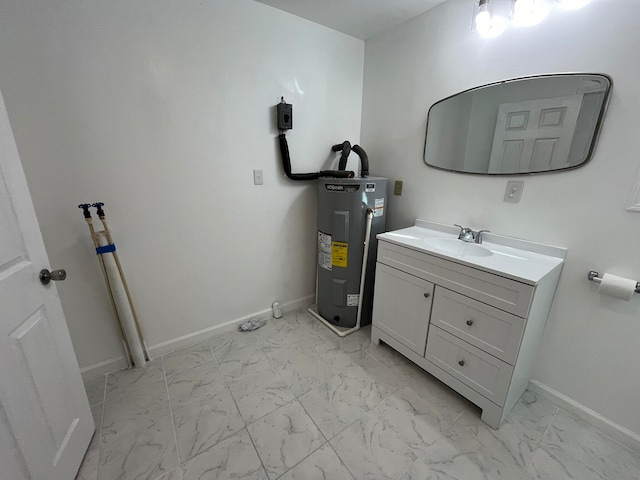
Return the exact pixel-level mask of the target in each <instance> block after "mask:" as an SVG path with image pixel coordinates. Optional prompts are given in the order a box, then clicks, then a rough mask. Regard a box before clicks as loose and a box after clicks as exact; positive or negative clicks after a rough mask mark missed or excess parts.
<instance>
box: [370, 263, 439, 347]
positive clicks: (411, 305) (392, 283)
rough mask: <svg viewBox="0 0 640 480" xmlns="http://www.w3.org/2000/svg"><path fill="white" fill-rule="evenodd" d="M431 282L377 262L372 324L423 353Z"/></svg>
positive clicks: (427, 325)
mask: <svg viewBox="0 0 640 480" xmlns="http://www.w3.org/2000/svg"><path fill="white" fill-rule="evenodd" d="M433 289H434V285H433V283H431V282H427V281H426V280H423V279H421V278H418V277H414V276H413V275H409V274H408V273H404V272H401V271H400V270H397V269H395V268H391V267H389V266H387V265H384V264H381V263H378V264H377V266H376V283H375V291H374V296H373V320H372V321H373V325H374V326H376V327H377V328H379V329H380V330H382V331H383V332H385V333H387V334H389V335H391V336H392V337H393V338H395V339H396V340H397V341H399V342H401V343H402V344H404V345H405V346H406V347H408V348H410V349H411V350H413V351H414V352H416V353H417V354H419V355H420V356H424V351H425V346H426V343H427V331H428V329H429V316H430V314H431V302H432V300H433Z"/></svg>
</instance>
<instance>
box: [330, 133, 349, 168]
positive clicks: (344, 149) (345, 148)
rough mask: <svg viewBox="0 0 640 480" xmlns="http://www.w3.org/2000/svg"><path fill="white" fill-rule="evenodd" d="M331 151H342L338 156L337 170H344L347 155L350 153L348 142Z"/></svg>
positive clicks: (335, 146) (336, 146)
mask: <svg viewBox="0 0 640 480" xmlns="http://www.w3.org/2000/svg"><path fill="white" fill-rule="evenodd" d="M331 150H333V151H334V152H339V151H341V150H342V155H340V162H339V163H338V170H344V169H345V168H347V158H349V154H350V153H351V143H350V142H349V141H348V140H345V141H344V142H342V143H339V144H337V145H334V146H333V147H331Z"/></svg>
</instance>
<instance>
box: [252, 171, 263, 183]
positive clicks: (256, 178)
mask: <svg viewBox="0 0 640 480" xmlns="http://www.w3.org/2000/svg"><path fill="white" fill-rule="evenodd" d="M262 183H263V177H262V170H254V171H253V184H254V185H262Z"/></svg>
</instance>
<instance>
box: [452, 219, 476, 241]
mask: <svg viewBox="0 0 640 480" xmlns="http://www.w3.org/2000/svg"><path fill="white" fill-rule="evenodd" d="M455 226H456V227H458V228H459V229H460V235H458V240H462V241H463V242H474V241H475V239H476V238H475V235H474V232H473V230H471V229H470V228H468V227H463V226H462V225H458V224H457V223H456V224H455Z"/></svg>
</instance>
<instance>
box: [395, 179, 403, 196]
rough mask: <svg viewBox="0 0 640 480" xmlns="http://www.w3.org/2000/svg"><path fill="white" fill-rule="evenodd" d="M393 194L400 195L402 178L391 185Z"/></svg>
mask: <svg viewBox="0 0 640 480" xmlns="http://www.w3.org/2000/svg"><path fill="white" fill-rule="evenodd" d="M393 194H394V195H402V180H396V183H395V184H394V185H393Z"/></svg>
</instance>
